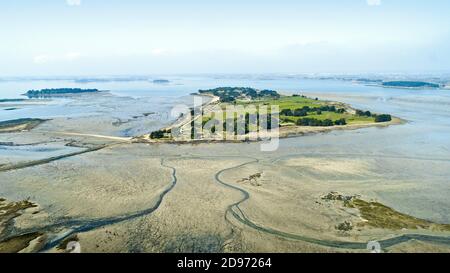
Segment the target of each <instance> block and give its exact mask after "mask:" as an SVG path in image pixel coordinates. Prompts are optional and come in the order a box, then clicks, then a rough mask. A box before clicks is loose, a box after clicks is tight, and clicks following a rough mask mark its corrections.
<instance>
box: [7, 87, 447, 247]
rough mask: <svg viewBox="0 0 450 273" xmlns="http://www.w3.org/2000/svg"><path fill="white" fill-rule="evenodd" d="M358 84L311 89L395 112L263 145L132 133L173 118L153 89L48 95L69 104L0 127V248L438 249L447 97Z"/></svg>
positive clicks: (442, 238)
mask: <svg viewBox="0 0 450 273" xmlns="http://www.w3.org/2000/svg"><path fill="white" fill-rule="evenodd" d="M259 84H262V83H259ZM264 84H266V85H267V84H268V83H267V82H265V83H264ZM272 84H275V83H272ZM367 88H368V87H367ZM325 89H326V88H325ZM349 89H350V90H351V89H352V87H349ZM367 90H369V91H370V90H372V92H369V94H368V95H366V96H360V95H355V93H353V92H346V93H344V91H339V90H332V89H331V90H330V91H329V92H326V90H324V91H323V92H321V94H322V96H323V97H326V96H330V97H332V96H335V98H334V99H335V100H338V101H339V98H337V97H339V96H341V101H344V102H346V103H350V104H352V105H356V106H357V107H361V108H364V109H365V108H366V107H367V108H370V110H373V111H378V112H385V113H392V114H394V115H395V116H398V117H401V118H403V119H405V120H407V121H408V123H406V124H402V125H397V126H392V127H385V128H364V129H360V130H352V131H346V130H339V131H331V132H327V133H318V134H314V135H306V136H302V137H296V138H287V139H282V140H281V143H280V148H279V149H278V150H277V151H275V152H270V153H267V152H261V150H260V144H259V143H200V144H184V145H180V144H167V143H166V144H164V143H157V144H150V143H149V144H144V143H133V141H132V137H133V136H136V135H139V134H141V133H142V132H144V131H145V132H147V133H148V132H150V131H152V130H154V129H157V128H162V127H164V126H167V125H169V124H170V123H171V122H172V121H173V118H170V117H168V115H167V112H168V111H170V107H171V106H173V105H174V104H175V103H173V102H172V103H167V104H166V106H167V107H166V108H155V107H154V106H152V105H153V104H154V103H152V100H153V102H154V100H155V98H144V99H136V98H132V97H116V96H112V95H108V94H97V95H96V96H97V97H91V95H88V96H81V97H79V98H74V99H71V100H70V101H67V102H65V103H64V105H62V106H61V105H50V106H49V107H50V109H53V110H54V111H56V109H61V108H62V109H68V110H67V112H68V113H70V115H64V114H61V113H58V114H53V115H49V116H45V117H44V116H36V118H42V119H44V118H45V119H48V120H47V121H46V122H44V123H42V124H40V125H39V126H37V127H35V128H32V129H31V130H26V131H21V132H10V133H5V134H0V142H1V143H3V145H0V155H1V156H2V157H1V161H0V197H1V198H2V200H1V202H2V203H1V207H0V210H1V211H2V214H1V215H2V216H1V218H0V221H1V222H0V225H1V229H0V233H1V235H0V242H1V243H0V251H4V252H18V251H22V252H36V251H41V252H63V251H65V250H64V245H65V244H67V240H76V241H78V242H79V243H80V245H81V247H82V250H83V252H258V251H261V252H366V251H367V250H366V245H367V242H368V241H374V240H375V241H379V242H380V244H381V246H382V248H383V251H387V252H418V251H426V252H437V251H442V252H449V251H450V242H449V241H450V239H449V236H450V232H449V229H448V225H447V224H448V223H450V211H449V208H450V204H449V203H448V202H449V201H448V194H449V187H448V182H449V181H448V177H449V176H448V174H449V171H448V170H449V169H450V154H449V147H450V146H449V145H448V144H449V143H448V138H445V136H446V135H447V133H448V127H447V125H448V117H449V113H448V110H447V109H448V108H446V106H445V104H442V103H445V102H446V101H447V102H450V100H449V99H448V97H447V96H446V95H440V94H436V93H433V94H432V96H428V97H427V98H426V99H425V102H423V101H421V100H420V96H425V94H420V93H419V94H417V93H415V94H413V95H411V94H408V93H406V92H407V91H408V90H405V91H399V92H401V93H397V94H396V93H395V92H394V93H393V94H388V95H386V93H384V92H388V91H387V90H380V89H376V88H375V89H371V88H368V89H367ZM191 91H193V90H191ZM287 91H289V90H287ZM319 91H320V90H317V91H316V90H310V91H309V92H310V93H311V94H313V93H318V92H319ZM379 92H383V93H379ZM433 92H438V91H433ZM93 98H95V99H93ZM433 98H434V100H433ZM430 100H431V102H430V104H435V105H437V106H435V107H434V108H433V107H431V105H430V104H429V103H427V101H430ZM180 101H181V100H180ZM9 103H10V102H9ZM364 106H365V107H364ZM414 106H415V107H414ZM37 107H41V106H37ZM44 107H46V106H44ZM86 109H89V110H90V111H86ZM411 109H414V111H413V110H411ZM25 111H26V109H25ZM430 111H431V112H430ZM12 112H15V111H12ZM12 112H11V113H12ZM150 112H153V113H154V114H148V115H146V113H150ZM8 113H10V112H8ZM54 113H56V112H54ZM86 113H88V114H86ZM19 114H20V113H19ZM8 115H12V114H8ZM15 115H18V114H15ZM135 117H136V118H135ZM160 117H166V118H160ZM432 117H434V118H432ZM22 118H26V117H22ZM447 136H448V135H447ZM1 168H3V169H1ZM23 200H28V201H23ZM5 215H6V216H5Z"/></svg>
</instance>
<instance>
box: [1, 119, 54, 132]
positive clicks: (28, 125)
mask: <svg viewBox="0 0 450 273" xmlns="http://www.w3.org/2000/svg"><path fill="white" fill-rule="evenodd" d="M45 121H46V120H44V119H32V118H23V119H15V120H7V121H0V133H14V132H21V131H29V130H31V129H33V128H35V127H37V126H38V125H40V124H41V123H43V122H45Z"/></svg>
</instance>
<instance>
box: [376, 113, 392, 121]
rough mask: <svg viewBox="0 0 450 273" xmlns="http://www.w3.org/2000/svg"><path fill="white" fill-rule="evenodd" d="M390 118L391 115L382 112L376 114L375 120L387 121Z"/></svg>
mask: <svg viewBox="0 0 450 273" xmlns="http://www.w3.org/2000/svg"><path fill="white" fill-rule="evenodd" d="M391 120H392V116H391V115H387V114H382V115H376V117H375V122H388V121H391Z"/></svg>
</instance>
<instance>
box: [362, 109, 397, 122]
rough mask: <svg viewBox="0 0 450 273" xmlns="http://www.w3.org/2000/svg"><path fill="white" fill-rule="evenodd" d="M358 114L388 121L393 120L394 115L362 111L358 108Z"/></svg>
mask: <svg viewBox="0 0 450 273" xmlns="http://www.w3.org/2000/svg"><path fill="white" fill-rule="evenodd" d="M356 115H358V116H360V117H373V118H375V122H388V121H391V120H392V116H391V115H388V114H382V115H377V114H373V113H371V112H370V111H361V110H356Z"/></svg>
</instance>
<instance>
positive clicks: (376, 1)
mask: <svg viewBox="0 0 450 273" xmlns="http://www.w3.org/2000/svg"><path fill="white" fill-rule="evenodd" d="M367 5H369V6H379V5H381V0H367Z"/></svg>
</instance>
